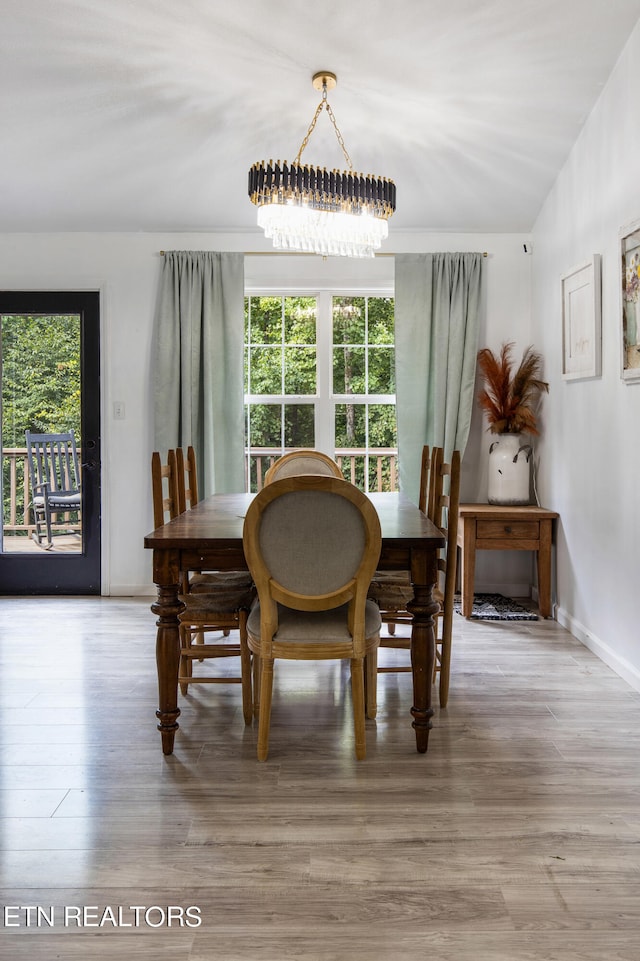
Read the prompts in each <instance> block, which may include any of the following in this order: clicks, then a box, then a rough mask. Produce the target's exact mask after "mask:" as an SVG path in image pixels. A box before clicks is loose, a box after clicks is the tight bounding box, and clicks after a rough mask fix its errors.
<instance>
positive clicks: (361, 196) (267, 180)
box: [249, 70, 396, 257]
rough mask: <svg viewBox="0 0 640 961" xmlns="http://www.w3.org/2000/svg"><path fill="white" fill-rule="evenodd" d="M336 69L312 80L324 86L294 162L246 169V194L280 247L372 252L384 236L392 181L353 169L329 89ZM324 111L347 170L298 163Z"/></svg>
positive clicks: (348, 253)
mask: <svg viewBox="0 0 640 961" xmlns="http://www.w3.org/2000/svg"><path fill="white" fill-rule="evenodd" d="M337 82H338V81H337V78H336V75H335V74H334V73H331V72H329V71H328V70H321V71H319V72H318V73H316V74H314V76H313V86H314V87H315V89H316V90H322V100H321V101H320V103H319V104H318V106H317V108H316V112H315V115H314V117H313V120H312V121H311V123H310V125H309V129H308V130H307V133H306V136H305V137H304V139H303V141H302V143H301V145H300V149H299V150H298V153H297V155H296V157H295V160H294V161H293V163H291V164H288V163H287V161H286V160H285V161H283V162H282V163H281V162H280V161H279V160H278V161H276V163H274V162H273V160H270V161H269V162H268V163H266V162H265V161H264V160H261V161H258V162H257V163H254V164H253V166H252V167H251V169H250V170H249V197H250V199H251V202H252V203H254V204H255V205H256V206H257V208H258V226H259V227H262V229H263V230H264V232H265V236H266V237H268V238H270V239H271V240H272V241H273V246H274V247H275V248H276V249H278V250H303V251H308V252H310V253H316V254H322V255H323V256H326V255H335V256H343V257H373V256H374V254H375V251H376V250H378V249H379V247H380V245H381V243H382V241H383V240H385V239H386V238H387V236H388V224H387V221H388V219H389V217H391V215H392V214H393V212H394V210H395V209H396V187H395V184H394V182H393V181H392V180H389V179H388V178H387V177H376V176H374V175H373V174H367V175H366V176H365V175H364V174H361V173H354V170H353V163H352V161H351V157H350V156H349V154H348V152H347V148H346V147H345V144H344V140H343V138H342V134H341V133H340V130H339V129H338V125H337V123H336V118H335V116H334V113H333V110H332V109H331V106H330V104H329V101H328V100H327V91H328V90H333V89H334V87H335V86H336V84H337ZM323 110H326V111H327V114H328V115H329V120H330V121H331V123H332V125H333V129H334V132H335V135H336V137H337V140H338V143H339V144H340V147H341V149H342V153H343V154H344V158H345V160H346V162H347V164H348V168H349V169H348V170H331V171H327V169H326V167H311V166H309V165H308V164H303V163H302V160H301V158H302V153H303V151H304V149H305V147H306V146H307V144H308V143H309V138H310V137H311V134H312V133H313V131H314V129H315V126H316V123H317V120H318V117H319V116H320V114H321V112H322V111H323Z"/></svg>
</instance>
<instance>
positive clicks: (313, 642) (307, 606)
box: [243, 475, 381, 761]
mask: <svg viewBox="0 0 640 961" xmlns="http://www.w3.org/2000/svg"><path fill="white" fill-rule="evenodd" d="M243 541H244V552H245V557H246V560H247V563H248V565H249V569H250V571H251V573H252V575H253V579H254V581H255V585H256V589H257V592H258V603H257V604H255V605H254V606H253V608H252V609H251V613H250V614H249V619H248V622H247V633H248V638H249V648H250V650H251V651H252V653H253V655H254V657H258V658H259V659H260V709H259V726H258V760H260V761H265V760H266V759H267V756H268V752H269V729H270V720H271V699H272V688H273V668H274V661H275V659H276V658H287V659H292V660H325V659H348V660H349V662H350V666H351V697H352V702H353V721H354V731H355V751H356V758H358V759H359V760H360V759H362V758H364V757H365V755H366V741H365V684H364V669H365V658H366V657H367V656H368V655H370V654H371V652H372V651H374V650H375V648H376V646H377V644H378V640H379V636H380V623H381V620H380V612H379V610H378V608H377V606H376V605H375V604H373V603H372V602H371V601H367V588H368V586H369V583H370V581H371V577H372V575H373V572H374V570H375V567H376V564H377V562H378V559H379V557H380V547H381V533H380V521H379V519H378V515H377V513H376V510H375V508H374V506H373V504H372V503H371V501H370V500H369V498H368V497H367V496H366V495H365V494H363V493H362V491H360V490H358V488H356V487H355V486H354V485H353V484H349V483H348V482H347V481H345V480H343V479H341V478H337V477H323V476H320V475H299V476H295V477H286V478H283V479H282V480H277V481H273V482H272V483H270V484H268V485H266V486H265V487H263V489H262V490H261V491H260V492H259V493H258V494H257V495H256V497H255V499H254V500H253V501H252V502H251V504H250V506H249V509H248V511H247V514H246V517H245V522H244V533H243ZM372 664H373V667H372V669H375V661H373V662H372Z"/></svg>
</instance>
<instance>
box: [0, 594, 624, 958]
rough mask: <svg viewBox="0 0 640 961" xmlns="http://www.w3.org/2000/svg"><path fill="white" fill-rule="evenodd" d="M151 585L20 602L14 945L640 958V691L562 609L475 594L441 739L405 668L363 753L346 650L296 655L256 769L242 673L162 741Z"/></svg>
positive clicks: (4, 653)
mask: <svg viewBox="0 0 640 961" xmlns="http://www.w3.org/2000/svg"><path fill="white" fill-rule="evenodd" d="M149 604H150V599H141V600H138V599H115V598H113V599H112V598H78V599H76V598H66V599H49V598H21V599H14V598H0V719H1V722H2V742H1V747H0V761H1V765H2V766H1V780H0V842H1V851H0V855H1V864H0V900H1V904H2V910H3V914H2V915H1V916H0V955H1V956H2V957H3V958H5V957H6V958H7V959H11V961H22V959H27V958H28V959H29V961H54V959H62V961H76V959H77V961H86V959H87V958H92V959H95V961H111V959H116V958H118V959H127V961H138V959H139V961H147V959H148V961H163V959H167V961H169V959H171V961H249V959H252V961H253V959H255V958H260V959H261V961H347V959H348V961H405V959H406V961H414V959H415V958H416V957H417V958H428V959H430V961H555V959H558V961H560V959H562V961H638V959H639V958H640V694H638V693H637V692H635V691H634V690H632V689H631V688H630V687H629V686H628V685H627V684H626V683H625V682H624V681H622V680H621V679H620V678H619V677H617V676H616V675H615V674H614V673H613V672H612V671H611V670H610V669H609V668H608V667H607V666H606V665H604V664H603V663H602V662H601V661H599V660H598V659H597V658H596V657H595V656H594V655H592V654H591V653H590V652H589V651H588V650H587V649H586V648H584V647H582V646H581V645H580V644H579V643H578V642H577V641H575V640H574V639H573V638H572V637H571V636H570V635H569V634H567V633H566V632H565V631H564V630H562V628H560V627H559V626H558V625H557V624H556V623H554V622H552V621H538V622H524V623H517V624H509V623H506V622H500V623H493V624H486V623H477V622H471V621H465V620H464V619H463V618H462V617H460V616H459V615H455V618H456V620H455V624H454V629H455V634H454V655H453V671H452V682H451V694H450V699H449V707H448V708H447V710H446V711H440V710H439V709H438V708H436V714H435V717H434V724H433V730H432V732H431V736H430V743H429V751H428V753H427V754H426V755H419V754H417V753H416V751H415V739H414V734H413V731H412V729H411V726H410V718H409V715H408V708H409V706H410V701H411V694H410V684H411V679H410V676H409V675H406V674H387V675H382V676H381V677H380V678H379V685H378V692H379V693H378V701H379V714H378V718H377V720H376V721H375V722H371V721H368V722H367V751H368V755H367V759H366V760H365V761H362V762H356V761H355V758H354V751H353V734H352V723H351V705H350V693H349V681H348V667H346V666H344V665H340V664H332V663H322V664H302V663H288V664H287V663H277V664H276V685H275V690H274V705H273V722H272V735H271V750H270V757H269V760H268V761H267V762H266V763H265V764H260V763H258V761H256V760H255V748H256V730H255V729H254V728H245V725H244V723H243V719H242V711H241V704H240V690H239V687H238V686H236V685H229V686H226V685H224V686H219V685H215V686H210V685H203V686H201V687H196V688H194V689H192V690H193V693H192V694H190V695H189V696H188V697H187V698H181V699H180V704H181V708H182V716H181V718H180V725H181V727H180V731H179V732H178V734H177V737H176V749H175V753H174V754H173V755H172V756H171V757H167V758H165V757H163V755H162V752H161V746H160V735H159V734H158V732H157V730H156V719H155V710H156V707H157V702H156V681H155V623H154V616H153V615H152V614H151V612H150V610H149ZM380 657H381V661H382V659H383V658H384V659H386V660H387V661H389V660H390V659H391V658H401V657H403V655H402V654H401V653H400V652H391V651H384V652H381V655H380ZM436 700H437V698H436ZM37 907H40V908H41V909H42V910H41V912H40V924H39V925H38V923H37V921H38V915H37V911H36V910H35V909H36V908H37ZM27 908H31V909H32V910H31V911H28V910H27ZM65 909H66V911H67V919H66V921H67V923H66V924H65V914H64V912H65ZM81 909H85V910H86V912H87V913H86V917H84V916H83V914H82V910H81ZM187 909H197V911H196V910H192V916H190V915H189V914H187ZM47 918H48V919H50V920H52V921H53V926H50V925H49V923H48V922H47ZM28 919H29V920H31V925H30V926H27V920H28ZM169 920H170V921H171V923H169ZM195 920H199V921H200V924H199V926H197V927H195V926H189V924H187V921H191V923H194V921H195ZM79 922H82V923H79ZM85 922H86V923H85ZM136 922H137V923H136Z"/></svg>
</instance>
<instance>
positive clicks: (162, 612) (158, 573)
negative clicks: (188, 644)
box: [151, 551, 184, 754]
mask: <svg viewBox="0 0 640 961" xmlns="http://www.w3.org/2000/svg"><path fill="white" fill-rule="evenodd" d="M171 554H172V552H168V551H154V582H155V584H156V586H157V588H158V598H157V600H156V601H155V603H154V604H152V605H151V610H152V611H153V613H154V614H156V615H157V617H158V620H157V621H156V624H157V626H158V633H157V636H156V667H157V671H158V710H157V711H156V717H157V718H158V722H159V723H158V730H159V731H160V734H161V735H162V752H163V754H172V753H173V742H174V739H175V735H176V731H177V730H178V727H179V724H178V718H179V716H180V708H179V707H178V668H179V665H180V622H179V620H178V615H179V614H180V613H181V612H182V611H183V610H184V604H183V603H182V601H181V600H180V599H179V597H178V593H179V590H180V583H179V565H178V563H177V560H176V559H175V558H173V557H172V556H171Z"/></svg>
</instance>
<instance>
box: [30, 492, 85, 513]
mask: <svg viewBox="0 0 640 961" xmlns="http://www.w3.org/2000/svg"><path fill="white" fill-rule="evenodd" d="M47 500H48V502H49V507H60V508H65V509H68V510H74V509H75V508H78V507H80V501H81V497H80V494H79V493H74V494H49V496H48V498H47ZM33 503H34V504H35V505H36V507H44V497H43V496H42V495H40V494H38V495H37V496H36V497H34V498H33Z"/></svg>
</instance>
